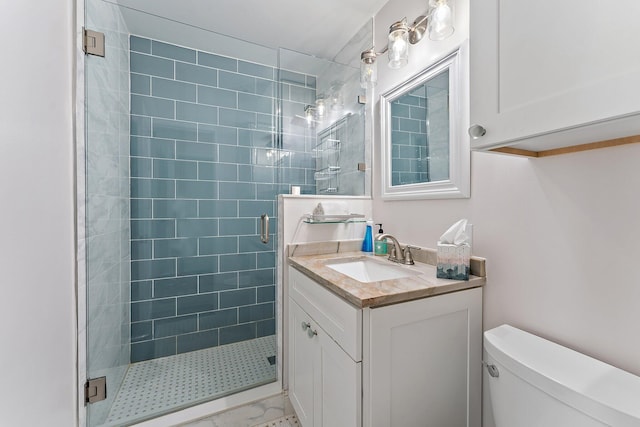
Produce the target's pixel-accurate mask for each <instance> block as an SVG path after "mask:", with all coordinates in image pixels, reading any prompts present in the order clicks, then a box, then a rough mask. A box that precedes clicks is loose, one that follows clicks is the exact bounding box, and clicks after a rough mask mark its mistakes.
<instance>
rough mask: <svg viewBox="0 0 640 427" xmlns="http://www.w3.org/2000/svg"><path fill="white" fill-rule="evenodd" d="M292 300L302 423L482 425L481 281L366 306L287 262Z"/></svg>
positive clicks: (294, 378) (292, 380)
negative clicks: (458, 288) (355, 303)
mask: <svg viewBox="0 0 640 427" xmlns="http://www.w3.org/2000/svg"><path fill="white" fill-rule="evenodd" d="M289 296H290V297H289V325H288V326H289V348H288V355H289V359H288V360H289V362H288V363H289V366H288V373H289V398H290V400H291V403H292V404H293V407H294V409H295V410H296V413H297V414H298V417H299V419H300V422H301V424H302V426H303V427H310V426H316V427H320V426H324V427H334V426H340V427H351V426H353V427H359V426H367V427H368V426H372V427H373V426H380V427H382V426H385V427H388V426H400V425H403V426H404V425H406V426H422V425H434V426H451V427H469V426H472V427H480V422H481V417H480V393H481V357H482V288H481V287H477V288H472V289H467V290H462V291H457V292H452V293H448V294H443V295H438V296H434V297H429V298H422V299H419V300H413V301H408V302H403V303H398V304H393V305H387V306H383V307H377V308H362V309H361V308H357V307H355V306H353V305H351V304H349V303H347V302H346V301H345V300H344V299H342V298H340V297H339V296H337V295H335V294H334V293H332V292H330V291H329V290H328V289H326V288H325V287H323V286H322V285H320V284H318V283H316V282H315V281H313V280H312V279H310V278H309V277H307V276H305V275H304V274H303V273H301V272H299V271H298V270H296V269H294V268H290V269H289Z"/></svg>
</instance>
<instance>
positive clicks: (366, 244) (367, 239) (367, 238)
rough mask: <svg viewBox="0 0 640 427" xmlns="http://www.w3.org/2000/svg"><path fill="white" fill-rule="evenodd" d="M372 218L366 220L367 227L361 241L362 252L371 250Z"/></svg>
mask: <svg viewBox="0 0 640 427" xmlns="http://www.w3.org/2000/svg"><path fill="white" fill-rule="evenodd" d="M372 228H373V220H371V219H370V220H368V221H367V229H366V230H365V232H364V240H363V241H362V252H373V230H372Z"/></svg>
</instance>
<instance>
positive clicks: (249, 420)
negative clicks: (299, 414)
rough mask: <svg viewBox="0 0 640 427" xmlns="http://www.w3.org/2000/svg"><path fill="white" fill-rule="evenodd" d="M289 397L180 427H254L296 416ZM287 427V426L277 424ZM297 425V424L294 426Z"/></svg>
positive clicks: (240, 408)
mask: <svg viewBox="0 0 640 427" xmlns="http://www.w3.org/2000/svg"><path fill="white" fill-rule="evenodd" d="M294 414H295V413H294V411H293V407H292V406H291V402H290V401H289V397H288V396H287V395H285V394H284V393H282V394H278V395H275V396H272V397H268V398H266V399H263V400H259V401H257V402H253V403H249V404H247V405H244V406H240V407H238V408H234V409H230V410H228V411H224V412H221V413H219V414H215V415H212V416H210V417H207V418H203V419H200V420H198V421H193V422H189V423H186V424H180V427H253V426H258V425H260V426H262V425H264V424H265V423H268V422H269V421H274V420H278V419H280V418H283V417H285V416H288V415H294ZM277 425H279V426H281V427H286V426H287V424H277ZM292 425H297V424H292Z"/></svg>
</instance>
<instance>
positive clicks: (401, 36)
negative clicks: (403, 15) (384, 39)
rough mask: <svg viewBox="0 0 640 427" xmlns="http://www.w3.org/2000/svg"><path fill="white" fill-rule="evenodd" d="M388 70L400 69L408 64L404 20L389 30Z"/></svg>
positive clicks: (406, 35) (407, 33) (406, 28)
mask: <svg viewBox="0 0 640 427" xmlns="http://www.w3.org/2000/svg"><path fill="white" fill-rule="evenodd" d="M388 55H389V68H394V69H396V68H401V67H404V66H405V65H407V64H408V63H409V28H408V27H407V23H406V21H405V20H402V21H400V22H396V23H395V24H393V25H392V26H391V29H390V30H389V52H388Z"/></svg>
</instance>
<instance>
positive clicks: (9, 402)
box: [0, 0, 76, 426]
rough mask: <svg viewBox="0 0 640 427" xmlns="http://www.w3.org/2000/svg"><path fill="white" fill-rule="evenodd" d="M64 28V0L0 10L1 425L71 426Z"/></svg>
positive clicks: (69, 46) (70, 208)
mask: <svg viewBox="0 0 640 427" xmlns="http://www.w3.org/2000/svg"><path fill="white" fill-rule="evenodd" d="M73 28H74V22H73V3H72V1H70V0H65V1H56V2H51V1H47V0H30V1H17V2H4V3H3V6H2V13H0V52H2V58H3V61H2V67H0V82H1V83H0V85H1V91H0V93H1V96H0V141H1V142H0V200H1V201H2V202H1V206H2V209H1V210H0V236H2V237H1V238H0V265H1V267H2V290H3V297H2V303H1V305H2V307H1V308H0V339H1V340H2V351H0V369H1V371H0V378H1V380H0V383H1V384H2V387H1V388H0V424H1V425H7V426H12V425H15V426H17V425H49V426H73V425H75V423H76V421H75V419H76V409H75V402H76V395H75V378H76V369H75V310H76V306H75V302H74V280H75V279H74V223H73V221H74V200H73V198H74V182H73V179H74V178H73V122H72V118H73V109H72V78H73V72H72V70H73V68H72V65H73V63H72V57H73V46H74V34H73ZM32 31H33V32H32Z"/></svg>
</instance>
